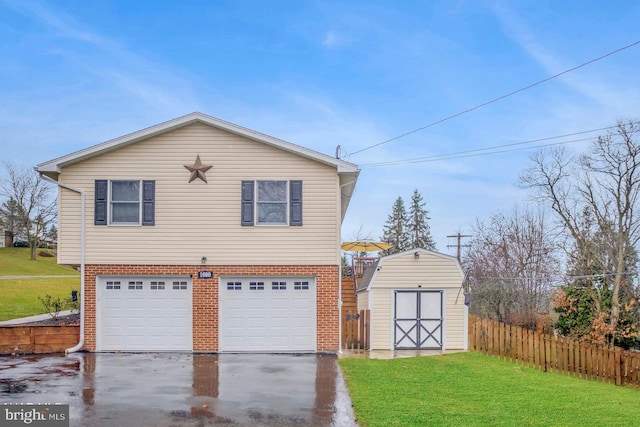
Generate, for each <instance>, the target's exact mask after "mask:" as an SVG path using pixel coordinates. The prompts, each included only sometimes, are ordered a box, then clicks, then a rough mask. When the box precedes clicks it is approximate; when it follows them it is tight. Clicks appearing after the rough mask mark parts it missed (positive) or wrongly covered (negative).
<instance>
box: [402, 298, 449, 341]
mask: <svg viewBox="0 0 640 427" xmlns="http://www.w3.org/2000/svg"><path fill="white" fill-rule="evenodd" d="M393 323H394V343H393V347H394V349H396V350H416V349H425V350H426V349H442V329H443V327H442V324H443V312H442V291H422V290H419V291H395V295H394V321H393Z"/></svg>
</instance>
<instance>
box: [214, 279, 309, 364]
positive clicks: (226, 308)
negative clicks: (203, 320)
mask: <svg viewBox="0 0 640 427" xmlns="http://www.w3.org/2000/svg"><path fill="white" fill-rule="evenodd" d="M219 287H220V299H219V307H220V310H219V311H220V318H219V322H220V329H219V332H220V333H219V346H220V351H228V352H244V351H253V352H307V351H316V283H315V279H314V278H313V277H274V278H271V277H221V278H220V280H219Z"/></svg>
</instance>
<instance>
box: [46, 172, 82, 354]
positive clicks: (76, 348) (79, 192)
mask: <svg viewBox="0 0 640 427" xmlns="http://www.w3.org/2000/svg"><path fill="white" fill-rule="evenodd" d="M41 176H42V177H43V178H44V179H46V180H47V181H49V182H52V183H54V184H56V185H57V186H59V187H62V188H65V189H67V190H70V191H73V192H75V193H78V194H80V341H79V342H78V344H76V345H74V346H73V347H70V348H68V349H66V350H65V351H64V354H65V355H69V353H75V352H76V351H80V350H81V349H82V347H84V241H85V236H84V229H85V224H84V219H85V204H84V191H82V190H80V189H78V188H73V187H70V186H68V185H67V184H65V183H63V182H60V181H56V180H54V179H52V178H50V177H48V176H46V175H43V174H41Z"/></svg>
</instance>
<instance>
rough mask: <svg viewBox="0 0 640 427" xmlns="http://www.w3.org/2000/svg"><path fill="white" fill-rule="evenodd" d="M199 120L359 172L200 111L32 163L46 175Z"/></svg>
mask: <svg viewBox="0 0 640 427" xmlns="http://www.w3.org/2000/svg"><path fill="white" fill-rule="evenodd" d="M198 121H199V122H202V123H205V124H208V125H210V126H213V127H217V128H219V129H223V130H226V131H228V132H231V133H234V134H236V135H241V136H244V137H246V138H249V139H252V140H254V141H258V142H262V143H265V144H268V145H272V146H274V147H277V148H280V149H282V150H285V151H289V152H291V153H294V154H297V155H300V156H303V157H307V158H309V159H312V160H315V161H317V162H320V163H324V164H327V165H330V166H333V167H335V168H336V169H337V172H338V173H339V174H343V173H347V174H349V173H355V174H357V173H359V171H360V170H359V169H358V167H357V166H356V165H355V164H353V163H349V162H346V161H344V160H340V159H336V158H333V157H331V156H328V155H326V154H322V153H319V152H317V151H313V150H310V149H308V148H304V147H301V146H299V145H296V144H292V143H290V142H287V141H283V140H281V139H278V138H274V137H272V136H269V135H265V134H262V133H260V132H256V131H253V130H251V129H247V128H244V127H242V126H238V125H235V124H233V123H229V122H226V121H224V120H220V119H217V118H215V117H212V116H208V115H206V114H203V113H199V112H195V113H191V114H187V115H185V116H181V117H178V118H175V119H172V120H169V121H166V122H164V123H160V124H157V125H155V126H151V127H148V128H145V129H142V130H139V131H136V132H133V133H130V134H127V135H124V136H121V137H118V138H115V139H112V140H109V141H106V142H103V143H101V144H97V145H94V146H91V147H88V148H85V149H82V150H79V151H76V152H73V153H70V154H67V155H65V156H62V157H58V158H56V159H53V160H49V161H47V162H44V163H40V164H39V165H37V166H36V170H38V171H39V172H41V173H44V174H47V175H50V176H51V175H54V176H55V175H57V174H59V173H60V172H61V170H62V168H63V167H64V166H67V165H70V164H74V163H77V162H80V161H82V160H85V159H88V158H91V157H94V156H98V155H100V154H103V153H106V152H109V151H112V150H116V149H118V148H121V147H124V146H127V145H129V144H133V143H136V142H138V141H141V140H144V139H147V138H150V137H152V136H155V135H158V134H162V133H165V132H169V131H171V130H174V129H177V128H180V127H183V126H186V125H188V124H190V123H193V122H198Z"/></svg>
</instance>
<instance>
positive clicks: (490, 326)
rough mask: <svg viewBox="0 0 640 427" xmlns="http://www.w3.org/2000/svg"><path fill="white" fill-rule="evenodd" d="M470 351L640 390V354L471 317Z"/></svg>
mask: <svg viewBox="0 0 640 427" xmlns="http://www.w3.org/2000/svg"><path fill="white" fill-rule="evenodd" d="M469 350H471V351H477V352H481V353H485V354H492V355H494V356H498V357H501V358H503V359H506V360H510V361H512V362H516V363H520V364H523V365H525V366H530V367H533V368H538V369H541V370H543V371H545V372H556V373H563V374H567V375H571V376H576V377H580V378H585V379H592V380H599V381H606V382H610V383H613V384H616V385H633V386H636V387H638V386H640V353H639V352H636V351H628V350H622V349H620V348H617V347H606V346H599V345H593V344H587V343H582V342H578V341H573V340H569V339H566V338H561V337H556V336H554V335H548V334H542V333H540V332H537V331H532V330H530V329H526V328H522V327H519V326H512V325H507V324H504V323H500V322H496V321H493V320H488V319H481V318H479V317H475V316H469Z"/></svg>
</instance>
